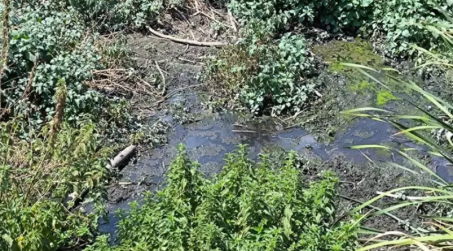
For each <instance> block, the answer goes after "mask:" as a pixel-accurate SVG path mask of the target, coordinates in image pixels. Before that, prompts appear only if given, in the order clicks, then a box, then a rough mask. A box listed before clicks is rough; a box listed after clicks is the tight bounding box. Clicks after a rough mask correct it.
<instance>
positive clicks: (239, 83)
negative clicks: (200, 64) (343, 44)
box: [208, 31, 316, 115]
mask: <svg viewBox="0 0 453 251" xmlns="http://www.w3.org/2000/svg"><path fill="white" fill-rule="evenodd" d="M313 61H314V58H313V57H312V56H311V55H310V54H309V52H308V50H307V48H306V44H305V39H304V38H303V37H302V36H299V35H291V34H286V35H284V36H283V37H282V38H281V39H279V40H273V39H272V38H271V37H270V36H269V35H268V34H258V32H255V31H251V32H250V33H249V34H248V35H247V38H246V39H244V40H243V41H241V42H240V43H239V44H238V45H235V46H231V47H227V48H225V49H223V50H221V52H220V54H219V57H218V58H216V59H215V60H212V61H211V64H210V65H209V69H208V73H209V76H210V78H211V80H212V82H215V83H221V84H222V85H223V86H224V87H225V89H226V92H227V94H229V95H231V96H235V98H236V99H238V100H240V101H241V103H242V104H243V105H245V106H247V107H248V108H249V109H250V110H251V111H252V112H253V113H256V114H259V113H271V114H274V115H276V114H281V113H283V112H297V111H300V110H301V109H302V108H303V107H304V105H305V104H306V103H307V101H308V100H309V99H310V98H311V97H313V96H314V95H315V87H316V85H315V84H313V83H311V82H310V81H309V80H308V76H310V75H311V74H313V73H314V67H313V65H314V63H313ZM239 90H240V91H239Z"/></svg>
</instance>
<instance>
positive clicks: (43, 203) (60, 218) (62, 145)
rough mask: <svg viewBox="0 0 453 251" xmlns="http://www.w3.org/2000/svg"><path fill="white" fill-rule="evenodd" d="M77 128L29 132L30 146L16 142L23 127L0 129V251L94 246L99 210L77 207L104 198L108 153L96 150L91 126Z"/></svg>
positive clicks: (15, 123)
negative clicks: (87, 243) (0, 222)
mask: <svg viewBox="0 0 453 251" xmlns="http://www.w3.org/2000/svg"><path fill="white" fill-rule="evenodd" d="M79 126H80V127H79V128H78V129H74V128H71V127H70V126H69V125H68V124H67V123H63V124H62V125H61V130H60V131H59V132H58V133H57V132H51V128H49V127H44V128H43V130H42V131H40V132H35V133H33V134H31V133H30V132H29V134H30V135H29V136H30V138H33V140H32V141H26V140H20V139H18V138H17V137H15V135H17V134H22V132H21V131H23V130H25V129H26V128H24V127H26V125H25V124H24V123H22V122H18V121H15V120H13V121H10V122H5V123H2V125H1V128H0V183H1V186H0V219H2V222H3V223H2V224H3V227H2V228H1V229H0V236H1V238H0V249H1V250H37V251H44V250H45V251H48V250H60V249H61V248H72V247H80V245H81V244H82V243H86V242H90V241H93V238H94V235H95V233H96V230H97V220H98V218H99V217H100V216H101V213H102V210H101V209H100V208H99V207H97V206H96V207H95V209H94V210H92V211H90V212H88V213H87V212H84V211H83V210H79V208H77V209H76V207H77V206H78V205H85V204H84V203H87V202H90V201H91V202H93V201H94V202H100V201H99V199H101V198H102V197H103V196H104V191H105V190H104V185H105V183H106V181H107V179H108V175H109V173H108V171H107V169H106V168H105V167H106V164H107V163H106V161H105V160H106V158H107V156H108V155H110V154H111V149H108V148H100V147H99V134H98V132H97V131H96V129H95V125H94V124H93V123H92V122H90V121H85V122H83V123H81V124H80V125H79ZM51 133H53V134H52V135H51ZM84 191H89V192H88V193H86V192H84Z"/></svg>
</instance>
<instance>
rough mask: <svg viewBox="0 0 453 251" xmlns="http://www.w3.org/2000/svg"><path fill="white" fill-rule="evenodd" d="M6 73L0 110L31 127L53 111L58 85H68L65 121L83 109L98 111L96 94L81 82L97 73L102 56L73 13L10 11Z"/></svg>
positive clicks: (69, 10)
mask: <svg viewBox="0 0 453 251" xmlns="http://www.w3.org/2000/svg"><path fill="white" fill-rule="evenodd" d="M12 15H14V16H15V17H16V18H15V19H14V21H13V23H12V25H13V30H12V31H11V32H10V33H11V38H10V47H9V62H8V65H9V67H8V69H7V70H6V71H5V74H4V75H3V78H2V82H3V85H2V89H3V95H4V102H5V103H3V104H2V107H6V108H8V109H10V110H11V112H12V114H14V115H15V116H22V117H25V118H31V123H33V124H34V125H41V124H42V123H43V122H48V121H49V120H50V119H51V118H52V116H53V114H54V107H55V102H56V101H55V99H54V98H53V97H54V94H55V91H56V87H57V83H58V82H59V81H64V82H65V83H66V85H67V100H66V106H65V115H66V117H67V118H68V119H69V120H76V119H77V116H78V115H79V114H80V113H82V112H86V111H90V112H92V113H93V114H96V111H97V112H99V109H100V106H99V102H100V95H99V94H98V93H97V92H95V91H93V90H89V89H88V88H87V86H85V85H84V81H87V80H90V79H92V77H93V75H92V71H93V70H95V69H101V68H102V67H103V66H102V64H101V63H100V62H101V58H102V56H101V55H100V53H99V51H98V50H97V48H96V47H95V46H94V42H95V39H96V36H93V35H90V34H88V33H87V31H86V28H85V27H84V24H83V22H81V21H80V15H78V14H77V12H75V11H74V10H73V9H68V10H67V11H65V12H58V11H55V10H52V9H50V8H48V6H43V7H41V8H39V9H32V8H31V7H27V8H24V9H20V10H18V11H17V13H16V12H14V13H12Z"/></svg>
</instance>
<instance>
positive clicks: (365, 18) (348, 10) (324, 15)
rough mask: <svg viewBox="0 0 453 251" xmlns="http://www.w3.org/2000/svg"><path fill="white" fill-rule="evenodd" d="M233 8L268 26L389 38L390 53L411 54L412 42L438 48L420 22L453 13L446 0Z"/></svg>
mask: <svg viewBox="0 0 453 251" xmlns="http://www.w3.org/2000/svg"><path fill="white" fill-rule="evenodd" d="M230 8H231V9H232V11H233V13H234V14H235V15H236V16H238V18H239V19H240V20H241V21H242V22H243V23H250V22H255V21H256V20H263V22H265V23H266V24H267V27H272V28H276V29H281V28H282V27H284V25H288V24H290V25H291V24H294V23H295V22H304V23H305V24H308V25H313V24H315V25H316V24H318V25H321V26H323V27H324V28H326V29H328V30H330V31H333V32H339V31H359V30H361V31H362V32H364V34H365V35H372V34H373V33H374V34H375V35H378V36H381V37H383V38H384V39H385V50H386V52H387V53H388V54H389V55H398V56H399V55H407V54H408V53H411V50H410V49H411V48H410V46H409V44H410V43H417V44H418V45H422V46H427V47H430V48H432V47H436V46H437V44H436V43H435V40H434V39H433V38H432V36H430V35H429V34H428V33H427V32H425V31H423V29H421V28H418V26H416V25H414V24H417V23H424V22H431V23H440V22H447V19H446V18H445V17H444V16H443V14H442V13H441V12H440V11H439V10H440V9H442V10H444V11H447V12H451V10H452V2H451V1H444V0H428V1H426V0H405V1H398V0H355V1H351V0H328V1H312V0H303V1H292V0H274V1H264V2H263V1H261V0H232V1H231V3H230Z"/></svg>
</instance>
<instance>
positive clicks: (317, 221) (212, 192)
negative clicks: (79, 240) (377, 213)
mask: <svg viewBox="0 0 453 251" xmlns="http://www.w3.org/2000/svg"><path fill="white" fill-rule="evenodd" d="M246 155H247V154H246V151H245V149H244V147H241V148H240V150H239V151H238V152H236V153H234V154H230V155H228V156H227V158H226V164H225V167H224V169H223V171H222V173H221V174H220V175H219V176H218V177H216V178H214V179H213V180H208V179H206V178H204V177H203V176H202V174H201V173H200V172H199V171H198V168H199V165H198V164H197V163H193V162H191V161H190V160H189V159H188V158H187V155H186V153H185V150H184V148H181V149H180V154H179V156H178V157H177V158H176V159H175V160H174V162H173V164H172V165H171V167H170V170H169V172H168V180H167V186H166V187H165V188H164V189H163V190H162V191H160V192H158V193H157V195H150V194H148V195H147V197H146V200H145V201H144V204H143V205H141V206H139V205H138V203H132V204H131V207H132V208H131V211H130V213H129V214H128V215H125V214H121V218H122V219H121V221H120V223H119V240H120V244H119V245H118V246H116V247H109V245H108V244H107V238H106V237H101V238H99V239H98V242H97V243H96V244H95V245H94V246H92V247H90V248H88V250H93V251H94V250H104V251H106V250H307V251H308V250H313V251H315V250H316V251H320V250H326V251H327V250H329V251H330V250H337V251H338V250H353V248H354V247H355V237H356V226H355V225H353V224H349V223H341V224H338V225H336V226H332V225H331V223H332V220H333V219H334V218H335V210H336V209H335V204H334V192H335V185H336V183H337V182H338V179H337V178H336V177H335V176H333V174H331V173H325V174H324V175H323V178H322V179H320V180H319V181H317V182H313V183H310V184H308V183H306V182H304V180H303V177H302V175H301V171H300V170H299V169H298V159H297V157H296V155H295V153H290V154H289V155H288V156H287V160H286V161H285V162H284V163H280V164H281V165H280V166H274V165H272V164H271V161H270V160H269V158H268V157H267V156H263V157H262V159H261V163H258V164H255V163H253V162H251V161H250V160H248V159H247V157H246Z"/></svg>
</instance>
